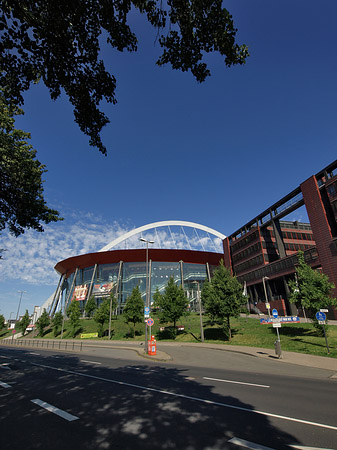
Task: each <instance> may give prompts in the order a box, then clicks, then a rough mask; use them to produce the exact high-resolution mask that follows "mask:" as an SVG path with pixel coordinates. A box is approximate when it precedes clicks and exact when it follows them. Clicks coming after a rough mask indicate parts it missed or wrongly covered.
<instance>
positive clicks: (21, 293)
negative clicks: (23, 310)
mask: <svg viewBox="0 0 337 450" xmlns="http://www.w3.org/2000/svg"><path fill="white" fill-rule="evenodd" d="M18 293H19V294H20V300H19V306H18V310H17V313H16V319H15V327H16V322H17V321H18V317H19V311H20V306H21V300H22V296H23V294H25V293H27V291H18ZM13 340H14V333H13V336H12V342H13Z"/></svg>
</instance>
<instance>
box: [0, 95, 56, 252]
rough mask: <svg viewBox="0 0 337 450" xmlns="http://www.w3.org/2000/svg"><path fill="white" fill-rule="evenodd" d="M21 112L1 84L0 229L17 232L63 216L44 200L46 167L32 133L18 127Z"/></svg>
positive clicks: (41, 228)
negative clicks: (41, 160) (39, 155)
mask: <svg viewBox="0 0 337 450" xmlns="http://www.w3.org/2000/svg"><path fill="white" fill-rule="evenodd" d="M19 114H22V111H21V110H20V109H18V108H17V107H16V106H12V107H10V106H8V103H6V99H5V95H4V92H3V91H2V90H1V88H0V173H1V177H0V232H1V231H2V230H4V229H5V228H6V227H8V230H9V232H10V233H11V234H14V235H15V236H18V235H20V234H22V233H24V230H25V229H26V228H33V229H34V230H37V231H43V227H42V225H41V222H44V223H46V224H47V223H50V222H56V221H58V220H61V219H60V217H59V213H58V212H57V211H55V210H53V209H49V208H48V207H47V205H46V202H45V200H44V197H43V186H42V184H43V181H42V176H43V174H44V173H45V172H46V170H45V166H43V165H42V164H41V163H40V162H39V161H38V160H37V159H36V158H35V155H36V151H35V150H34V149H33V148H32V146H31V145H29V144H28V143H27V140H28V139H30V135H29V133H25V132H24V131H21V130H17V129H15V127H14V122H15V120H14V117H15V116H17V115H19ZM0 253H1V251H0Z"/></svg>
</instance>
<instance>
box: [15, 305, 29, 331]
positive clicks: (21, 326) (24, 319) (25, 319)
mask: <svg viewBox="0 0 337 450" xmlns="http://www.w3.org/2000/svg"><path fill="white" fill-rule="evenodd" d="M29 324H30V317H29V314H28V309H26V312H25V314H24V316H23V317H22V319H21V320H20V322H19V323H18V325H17V327H18V329H19V330H20V331H21V333H22V335H23V336H24V335H25V332H26V328H27V327H28V325H29Z"/></svg>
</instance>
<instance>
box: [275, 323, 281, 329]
mask: <svg viewBox="0 0 337 450" xmlns="http://www.w3.org/2000/svg"><path fill="white" fill-rule="evenodd" d="M273 328H281V322H273Z"/></svg>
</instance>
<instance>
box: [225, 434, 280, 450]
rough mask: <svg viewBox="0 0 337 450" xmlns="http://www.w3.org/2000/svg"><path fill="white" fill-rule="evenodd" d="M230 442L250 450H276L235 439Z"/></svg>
mask: <svg viewBox="0 0 337 450" xmlns="http://www.w3.org/2000/svg"><path fill="white" fill-rule="evenodd" d="M228 442H230V443H231V444H235V445H240V447H245V448H250V449H252V450H274V449H272V448H270V447H266V446H265V445H260V444H255V442H249V441H245V440H244V439H239V438H236V437H233V438H232V439H230V440H229V441H228Z"/></svg>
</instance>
